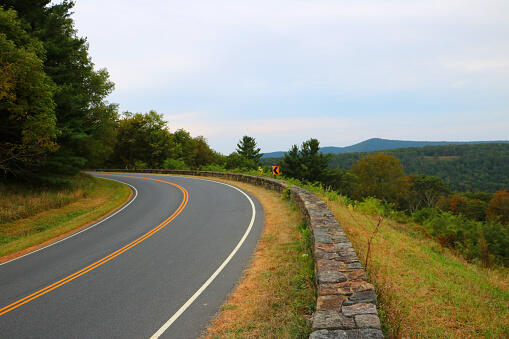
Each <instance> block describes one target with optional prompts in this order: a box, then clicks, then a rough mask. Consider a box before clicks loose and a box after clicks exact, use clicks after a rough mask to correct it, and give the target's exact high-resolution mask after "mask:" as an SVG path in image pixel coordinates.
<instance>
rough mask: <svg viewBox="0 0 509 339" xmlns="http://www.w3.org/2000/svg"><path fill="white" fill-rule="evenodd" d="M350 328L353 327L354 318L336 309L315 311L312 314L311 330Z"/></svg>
mask: <svg viewBox="0 0 509 339" xmlns="http://www.w3.org/2000/svg"><path fill="white" fill-rule="evenodd" d="M352 328H355V321H354V319H353V318H348V317H345V316H343V315H341V314H339V312H337V311H316V312H315V314H314V315H313V330H321V329H331V330H337V329H342V330H346V329H352Z"/></svg>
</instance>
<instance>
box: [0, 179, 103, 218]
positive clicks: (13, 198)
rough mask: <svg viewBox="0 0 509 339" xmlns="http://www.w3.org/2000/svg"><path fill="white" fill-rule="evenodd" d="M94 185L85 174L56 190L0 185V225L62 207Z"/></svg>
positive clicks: (81, 195)
mask: <svg viewBox="0 0 509 339" xmlns="http://www.w3.org/2000/svg"><path fill="white" fill-rule="evenodd" d="M94 184H95V182H94V181H93V180H91V178H90V177H89V176H87V175H85V174H79V175H77V176H76V177H75V178H73V180H72V184H71V185H70V186H61V187H56V188H42V187H31V186H27V185H22V184H6V183H0V224H4V223H7V222H11V221H15V220H18V219H21V218H27V217H30V216H32V215H35V214H37V213H39V212H42V211H46V210H49V209H52V208H60V207H63V206H65V205H67V204H70V203H71V202H74V201H76V200H78V199H81V198H84V197H86V196H87V194H89V193H90V191H91V190H92V189H93V186H94Z"/></svg>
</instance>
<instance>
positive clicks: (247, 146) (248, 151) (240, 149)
mask: <svg viewBox="0 0 509 339" xmlns="http://www.w3.org/2000/svg"><path fill="white" fill-rule="evenodd" d="M260 151H261V149H260V148H257V144H256V139H255V138H253V137H250V136H247V135H244V136H243V137H242V139H240V141H239V142H238V144H237V149H236V152H237V153H238V154H239V155H240V156H241V157H244V158H246V159H249V160H252V161H254V162H255V163H256V165H258V164H259V163H260V159H261V157H262V156H263V153H260Z"/></svg>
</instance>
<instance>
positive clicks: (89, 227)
mask: <svg viewBox="0 0 509 339" xmlns="http://www.w3.org/2000/svg"><path fill="white" fill-rule="evenodd" d="M106 175H107V173H106ZM98 178H101V179H106V180H112V181H117V182H120V183H122V184H125V185H127V186H129V187H131V188H132V189H133V190H134V198H132V199H131V200H130V201H129V202H128V203H127V204H125V205H124V206H123V207H122V208H121V209H119V210H117V211H115V213H113V214H110V215H108V216H107V217H106V218H104V219H102V220H99V221H98V222H96V223H95V224H92V225H90V226H88V227H87V228H85V229H82V230H81V231H79V232H76V233H73V234H71V235H69V236H67V237H65V238H63V239H60V240H58V241H55V242H54V243H51V244H49V245H46V246H44V247H41V248H39V249H37V250H35V251H32V252H28V253H27V254H24V255H22V256H19V257H16V258H14V259H11V260H9V261H6V262H3V263H1V264H0V266H2V265H5V264H8V263H10V262H13V261H15V260H18V259H21V258H24V257H26V256H28V255H31V254H34V253H37V252H39V251H42V250H44V249H46V248H48V247H51V246H53V245H56V244H58V243H60V242H62V241H64V240H67V239H69V238H72V237H74V236H76V235H78V234H80V233H83V232H85V231H88V230H89V229H91V228H94V227H96V226H97V225H99V224H101V223H102V222H104V221H106V220H108V219H109V218H111V217H113V216H114V215H116V214H117V213H120V212H121V211H122V210H124V209H125V208H127V206H129V205H130V204H131V203H132V202H133V201H134V200H135V199H136V198H137V197H138V190H137V189H136V187H134V186H132V185H130V184H128V183H126V182H123V181H120V180H116V179H111V178H103V177H98Z"/></svg>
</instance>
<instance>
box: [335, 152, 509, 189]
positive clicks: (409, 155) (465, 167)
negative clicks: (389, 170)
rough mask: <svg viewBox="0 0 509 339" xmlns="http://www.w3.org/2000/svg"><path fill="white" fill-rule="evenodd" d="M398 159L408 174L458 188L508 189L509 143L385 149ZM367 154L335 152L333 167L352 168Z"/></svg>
mask: <svg viewBox="0 0 509 339" xmlns="http://www.w3.org/2000/svg"><path fill="white" fill-rule="evenodd" d="M384 152H385V153H387V154H391V155H394V156H396V157H398V158H399V160H400V161H401V164H402V165H403V167H404V169H405V172H406V173H407V174H428V175H435V176H438V177H441V178H442V179H444V180H445V181H446V182H447V183H448V184H449V187H450V188H451V189H453V190H457V191H468V190H470V191H487V192H495V191H497V190H502V189H509V144H507V143H500V144H492V143H490V144H478V145H447V146H426V147H422V148H415V147H414V148H400V149H394V150H387V151H384ZM366 154H367V153H348V154H337V155H333V156H332V159H331V161H330V163H329V167H330V168H342V169H345V170H346V169H349V168H350V167H351V166H352V164H353V163H354V162H355V161H357V160H358V159H359V158H360V157H362V156H363V155H366Z"/></svg>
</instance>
